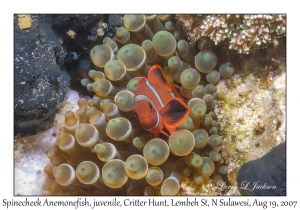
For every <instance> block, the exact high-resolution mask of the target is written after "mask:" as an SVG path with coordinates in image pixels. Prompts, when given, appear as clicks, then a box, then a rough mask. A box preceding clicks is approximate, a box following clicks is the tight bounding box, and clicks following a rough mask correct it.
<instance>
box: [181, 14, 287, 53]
mask: <svg viewBox="0 0 300 210" xmlns="http://www.w3.org/2000/svg"><path fill="white" fill-rule="evenodd" d="M176 25H179V26H181V27H182V28H183V29H184V30H185V31H186V32H187V34H188V37H189V39H190V41H191V42H196V41H198V40H200V39H202V38H203V37H209V38H210V39H211V40H213V41H214V43H215V44H216V45H217V44H218V43H219V42H221V41H223V40H226V39H227V40H229V43H230V45H229V48H230V49H234V50H236V51H237V52H238V53H244V54H248V53H249V52H250V48H251V47H252V46H256V47H261V48H265V47H267V45H268V44H270V43H273V44H274V45H278V41H277V38H280V37H282V36H285V34H286V15H285V14H274V15H271V14H270V15H263V14H253V15H252V14H248V15H238V14H236V15H177V23H176ZM200 46H201V44H200Z"/></svg>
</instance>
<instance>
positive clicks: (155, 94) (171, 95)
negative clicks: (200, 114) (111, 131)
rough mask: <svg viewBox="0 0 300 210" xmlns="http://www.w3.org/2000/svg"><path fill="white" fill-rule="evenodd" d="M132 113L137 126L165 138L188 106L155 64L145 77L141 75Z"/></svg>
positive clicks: (172, 130)
mask: <svg viewBox="0 0 300 210" xmlns="http://www.w3.org/2000/svg"><path fill="white" fill-rule="evenodd" d="M133 111H134V112H133V113H134V115H135V116H136V117H137V118H138V120H139V122H140V124H141V126H142V127H143V128H144V129H146V130H148V131H149V132H151V133H153V134H154V135H155V136H156V137H161V138H162V135H163V136H166V137H169V136H170V135H171V133H173V132H174V131H175V130H176V127H177V126H179V125H180V124H181V123H182V122H183V121H184V120H185V119H186V117H187V116H188V114H189V107H188V106H187V105H186V104H185V103H184V102H183V98H182V97H181V94H180V93H179V91H178V90H177V89H176V88H175V86H174V85H171V84H170V83H169V82H168V81H167V79H166V77H165V75H164V74H163V72H162V68H161V67H160V66H159V65H153V66H152V67H151V68H150V70H149V72H148V79H146V78H145V77H143V78H141V79H140V80H139V81H138V83H137V85H136V91H135V93H134V107H133Z"/></svg>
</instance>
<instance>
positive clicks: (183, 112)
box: [160, 98, 190, 127]
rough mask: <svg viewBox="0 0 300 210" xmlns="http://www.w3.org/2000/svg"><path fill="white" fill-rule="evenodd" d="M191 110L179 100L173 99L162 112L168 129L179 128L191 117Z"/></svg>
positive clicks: (163, 120)
mask: <svg viewBox="0 0 300 210" xmlns="http://www.w3.org/2000/svg"><path fill="white" fill-rule="evenodd" d="M189 112H190V108H189V107H188V106H187V105H186V104H185V103H184V102H183V101H182V100H181V99H179V98H173V99H172V100H171V101H169V102H168V103H167V104H166V105H165V106H164V107H163V108H162V109H161V110H160V115H161V116H162V122H163V124H164V125H165V126H166V127H177V126H179V125H180V124H182V123H183V121H184V120H185V119H186V118H187V116H188V115H189Z"/></svg>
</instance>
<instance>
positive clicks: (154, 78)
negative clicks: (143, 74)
mask: <svg viewBox="0 0 300 210" xmlns="http://www.w3.org/2000/svg"><path fill="white" fill-rule="evenodd" d="M147 79H148V81H149V82H150V84H151V85H152V86H153V87H156V88H163V89H164V90H166V91H167V92H171V91H172V87H171V85H170V84H169V82H168V80H167V78H166V76H165V75H164V74H163V71H162V69H161V67H160V66H159V65H153V66H152V67H151V68H150V70H149V71H148V78H147Z"/></svg>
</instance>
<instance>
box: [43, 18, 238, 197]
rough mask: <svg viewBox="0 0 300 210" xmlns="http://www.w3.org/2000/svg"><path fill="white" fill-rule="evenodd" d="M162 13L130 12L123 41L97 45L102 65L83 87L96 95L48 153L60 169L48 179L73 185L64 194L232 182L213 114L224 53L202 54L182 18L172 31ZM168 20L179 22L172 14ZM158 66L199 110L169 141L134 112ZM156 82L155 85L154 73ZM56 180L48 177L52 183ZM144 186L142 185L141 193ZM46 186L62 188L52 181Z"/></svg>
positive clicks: (94, 53)
mask: <svg viewBox="0 0 300 210" xmlns="http://www.w3.org/2000/svg"><path fill="white" fill-rule="evenodd" d="M161 18H162V17H161V16H156V15H153V16H151V17H149V16H145V15H124V18H123V24H124V27H120V28H119V29H117V34H116V39H110V38H105V39H104V40H103V43H102V44H98V45H96V46H94V47H93V48H92V49H91V51H90V57H91V60H92V62H93V64H94V65H95V69H97V70H90V71H89V78H85V79H83V80H82V84H83V85H84V86H86V87H87V89H88V90H89V91H91V92H94V94H95V95H94V98H92V99H90V100H88V101H85V100H84V99H80V100H78V105H79V107H80V108H79V109H78V110H77V111H76V112H67V113H66V114H65V126H64V127H62V128H60V132H59V133H58V134H57V136H56V139H57V145H58V147H55V148H54V150H53V149H52V150H51V153H49V152H48V156H49V158H50V162H51V164H52V165H53V167H54V168H53V175H51V173H50V175H49V174H48V173H47V176H48V178H47V179H49V180H50V179H51V178H53V177H54V180H56V181H57V183H58V184H60V185H62V186H66V185H68V187H64V188H63V189H62V191H61V193H62V194H68V191H69V190H70V188H72V186H73V188H74V187H76V188H78V187H79V188H80V189H81V190H82V191H85V192H86V193H89V194H91V195H95V194H104V193H106V194H107V195H126V194H128V195H144V194H148V193H150V191H149V189H150V187H151V189H152V190H154V192H155V194H161V195H177V194H178V193H179V190H180V182H181V178H183V177H186V176H192V177H193V176H194V177H195V180H197V182H198V183H201V182H207V181H209V180H210V179H211V176H212V175H213V174H214V175H219V176H220V177H221V178H220V179H224V180H225V181H226V179H227V178H226V170H223V171H221V173H220V172H219V170H217V169H219V168H220V167H222V166H223V167H225V165H226V163H225V162H224V160H223V158H222V156H221V153H220V152H221V151H220V149H218V148H219V147H220V145H222V137H221V136H219V135H218V134H217V133H218V128H217V127H218V126H217V124H216V119H217V118H216V115H215V114H214V112H213V110H214V107H215V106H216V105H217V104H218V100H217V98H218V97H217V95H216V94H215V93H216V90H217V89H216V88H215V84H217V83H218V82H219V80H220V73H219V71H213V70H214V69H215V68H216V65H217V56H216V55H215V53H214V52H213V51H212V50H203V51H200V52H198V51H197V50H196V51H195V49H194V47H193V46H191V45H190V44H188V42H187V41H186V40H184V39H181V40H176V37H177V38H178V36H175V35H174V33H175V31H178V30H177V29H176V27H175V23H173V27H175V29H176V30H173V29H172V30H171V31H173V33H171V32H168V31H167V30H166V28H165V27H164V26H163V25H164V20H162V19H161ZM163 18H167V19H166V20H165V22H167V21H168V24H171V22H170V21H171V20H170V18H171V16H167V17H165V16H163ZM150 19H151V20H150ZM148 23H149V26H148ZM123 37H127V38H125V39H124V38H123ZM152 64H158V65H160V66H161V67H162V68H163V72H164V76H166V79H167V80H165V82H166V83H167V81H168V82H169V83H170V85H173V86H176V87H178V88H180V93H181V95H182V96H181V97H183V98H184V100H185V101H186V103H187V105H188V106H189V107H190V109H191V112H190V115H189V116H188V117H187V118H186V119H185V120H184V121H183V123H182V124H181V125H179V126H178V128H177V130H176V131H174V132H173V133H171V135H170V137H169V138H167V136H161V137H159V138H158V136H157V137H156V138H154V137H153V134H151V133H149V132H148V131H147V130H145V129H143V128H142V127H141V125H140V123H139V121H138V119H137V118H136V117H135V116H134V115H136V113H134V112H133V110H132V109H133V106H134V104H135V103H136V102H134V101H135V100H134V98H135V95H134V92H135V90H136V88H139V87H138V86H136V84H137V82H138V81H139V80H140V79H141V78H142V77H145V76H146V77H147V76H148V71H149V67H150V65H152ZM169 64H170V65H169ZM230 70H232V71H233V67H232V66H231V69H230ZM226 72H227V71H226ZM230 73H231V74H232V72H230ZM230 73H227V74H228V75H229V76H228V78H229V77H230V76H231V75H230ZM221 75H223V73H221ZM148 79H149V80H150V83H151V79H153V78H148ZM131 83H132V84H131ZM200 83H201V84H205V90H203V91H202V92H203V94H202V95H201V97H198V96H199V94H198V96H196V95H197V94H196V95H195V96H194V95H193V92H195V91H196V89H197V88H198V85H199V84H200ZM166 85H167V84H166ZM203 87H204V86H203ZM162 88H163V87H162ZM174 91H175V89H174ZM176 91H177V92H178V91H179V89H178V90H176ZM180 93H179V92H178V93H176V94H180ZM213 95H214V96H215V98H214V97H213ZM187 109H188V108H187ZM211 129H212V131H211ZM74 139H75V141H74ZM71 145H72V146H71ZM212 152H213V153H212ZM75 154H76V155H75ZM47 167H48V166H47ZM153 167H155V168H153ZM64 168H66V169H65V170H73V171H74V172H75V171H76V177H68V174H71V172H66V173H65V174H66V175H65V176H66V177H61V176H62V174H63V173H61V172H60V171H61V170H62V169H64ZM154 169H155V170H154ZM215 169H216V170H215ZM99 172H100V173H99ZM92 174H93V178H90V176H91V175H92ZM96 174H97V176H96ZM98 174H101V175H98ZM94 176H95V177H94ZM86 178H88V180H93V181H88V182H87V181H85V180H86ZM54 180H51V181H50V182H49V181H46V182H45V185H44V187H46V186H47V185H48V184H46V183H52V184H54V183H55V181H54ZM61 180H67V181H64V182H62V181H61ZM201 180H202V181H201ZM78 182H79V183H81V185H85V186H86V187H87V188H88V190H89V191H87V190H86V189H85V188H84V187H82V186H80V185H79V184H78ZM57 183H56V184H57ZM137 183H139V185H140V187H143V188H142V190H135V185H136V184H137ZM149 184H150V185H149ZM107 189H109V190H107ZM143 189H145V190H143ZM45 190H47V191H49V192H50V193H53V194H56V193H58V192H57V191H55V190H52V188H51V187H49V186H48V187H46V188H45ZM60 190H61V189H60Z"/></svg>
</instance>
